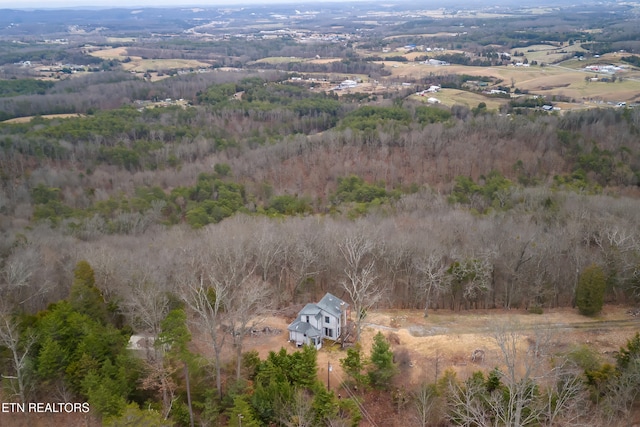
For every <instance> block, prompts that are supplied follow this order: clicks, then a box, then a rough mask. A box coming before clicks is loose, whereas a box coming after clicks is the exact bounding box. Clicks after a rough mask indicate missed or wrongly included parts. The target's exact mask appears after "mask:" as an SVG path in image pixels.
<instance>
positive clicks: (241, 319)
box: [225, 277, 272, 380]
mask: <svg viewBox="0 0 640 427" xmlns="http://www.w3.org/2000/svg"><path fill="white" fill-rule="evenodd" d="M227 295H228V298H227V300H226V302H225V322H226V325H227V326H228V327H229V330H230V332H231V334H232V336H233V345H234V347H235V349H236V380H240V374H241V370H242V346H243V342H244V338H245V337H246V336H247V334H250V333H251V331H253V330H254V328H255V327H256V325H257V324H258V323H260V322H262V321H263V320H264V319H263V317H264V316H265V314H267V313H268V312H269V310H270V308H271V302H272V300H271V297H272V292H271V289H270V288H269V286H268V284H267V283H265V282H263V281H262V280H260V279H259V278H257V277H250V278H247V279H246V280H243V281H242V282H241V283H239V284H238V285H237V286H235V287H233V288H231V290H230V292H229V293H228V294H227Z"/></svg>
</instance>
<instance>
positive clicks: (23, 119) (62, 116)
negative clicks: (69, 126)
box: [2, 113, 84, 123]
mask: <svg viewBox="0 0 640 427" xmlns="http://www.w3.org/2000/svg"><path fill="white" fill-rule="evenodd" d="M34 117H35V116H25V117H16V118H15V119H9V120H5V121H3V122H2V123H28V122H30V121H31V120H32V119H33V118H34ZM40 117H42V118H43V119H68V118H70V117H84V114H75V113H73V114H45V115H42V116H40Z"/></svg>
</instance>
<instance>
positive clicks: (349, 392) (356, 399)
mask: <svg viewBox="0 0 640 427" xmlns="http://www.w3.org/2000/svg"><path fill="white" fill-rule="evenodd" d="M332 373H333V375H334V376H335V378H336V379H337V380H338V382H339V384H340V385H341V386H342V389H343V390H345V391H346V392H347V394H348V395H349V397H350V398H351V400H353V401H354V402H355V404H356V406H357V407H358V409H359V410H360V413H362V415H364V417H365V418H366V419H367V421H369V423H370V424H371V425H372V426H374V427H378V425H377V424H376V423H375V421H373V418H371V415H369V412H367V410H366V409H365V407H364V405H362V403H360V400H358V398H357V397H356V395H355V394H353V392H352V391H351V389H350V388H349V387H347V386H345V385H344V382H343V381H342V378H340V377H339V376H338V374H336V373H335V372H332Z"/></svg>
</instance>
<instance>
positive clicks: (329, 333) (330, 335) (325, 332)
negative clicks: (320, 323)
mask: <svg viewBox="0 0 640 427" xmlns="http://www.w3.org/2000/svg"><path fill="white" fill-rule="evenodd" d="M324 334H325V335H326V336H328V337H329V338H333V329H329V328H324Z"/></svg>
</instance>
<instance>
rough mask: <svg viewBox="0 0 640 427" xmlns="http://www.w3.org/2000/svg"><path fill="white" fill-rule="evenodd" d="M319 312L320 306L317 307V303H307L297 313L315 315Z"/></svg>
mask: <svg viewBox="0 0 640 427" xmlns="http://www.w3.org/2000/svg"><path fill="white" fill-rule="evenodd" d="M319 313H320V307H318V305H317V304H312V303H309V304H307V305H305V306H304V308H303V309H302V310H300V313H299V314H300V315H303V314H304V315H305V316H315V315H317V314H319Z"/></svg>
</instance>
